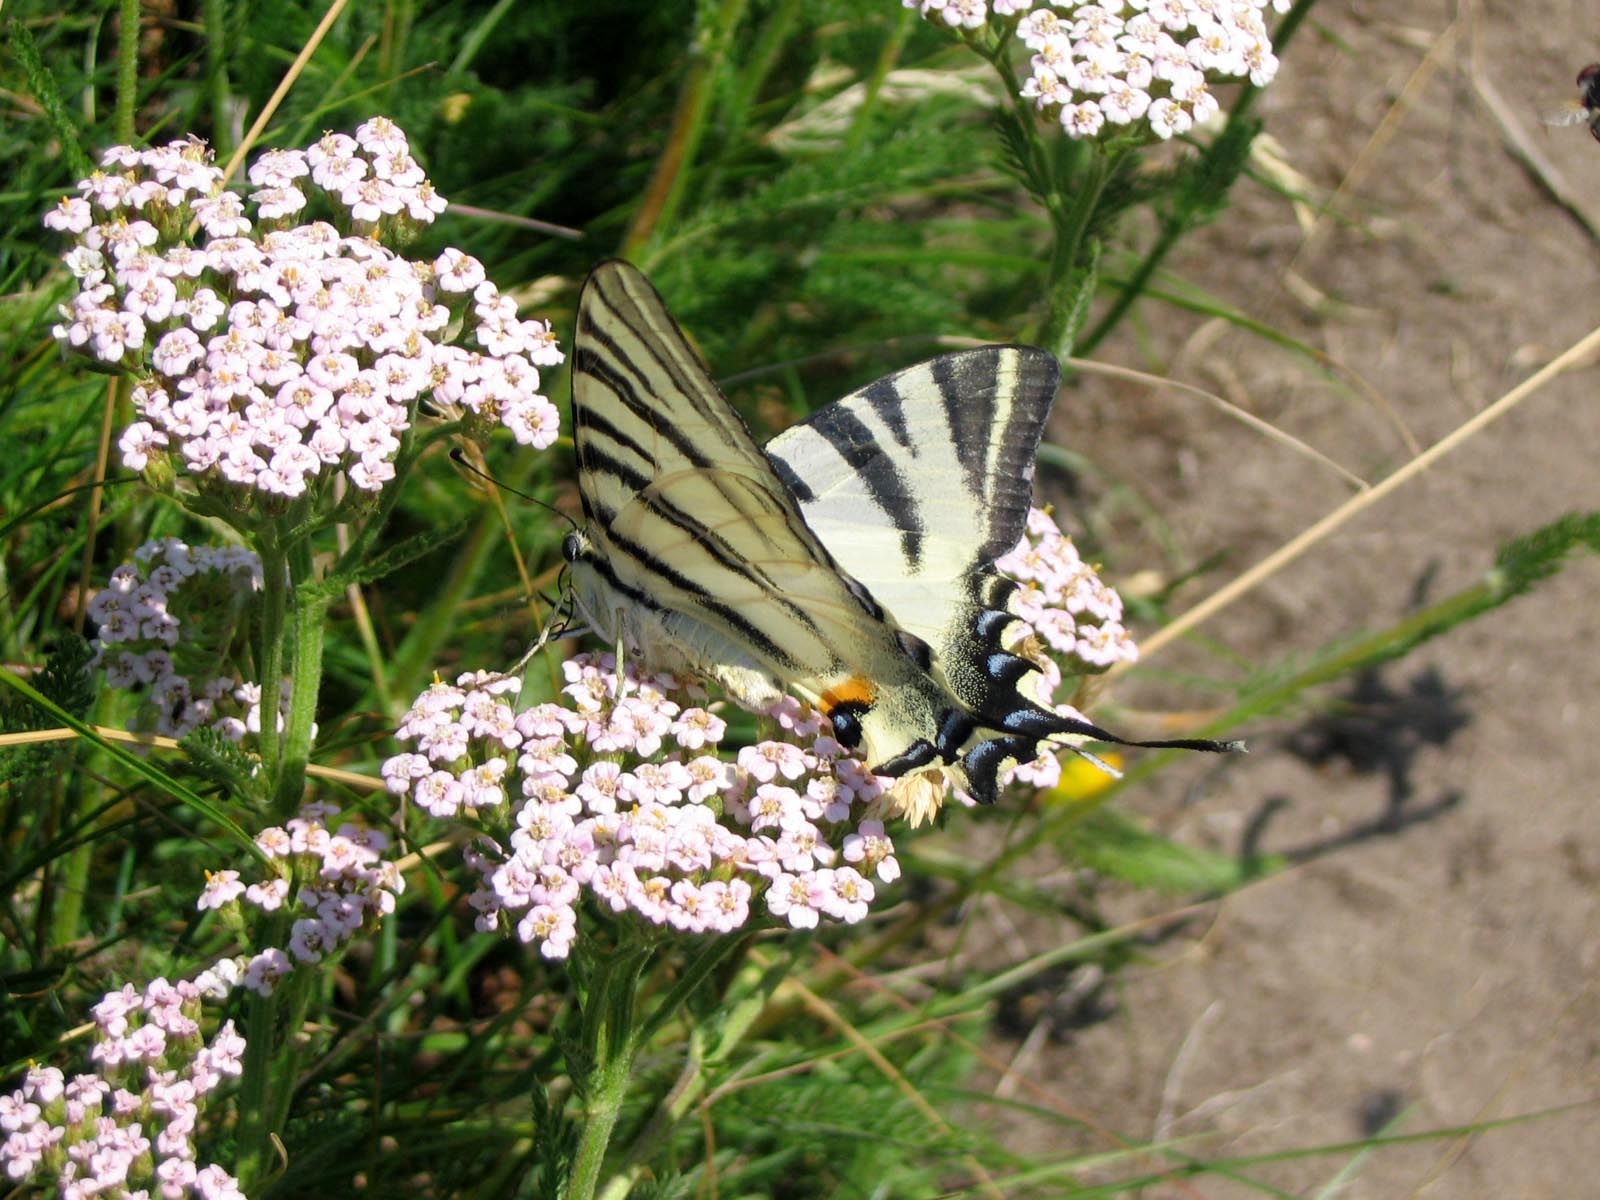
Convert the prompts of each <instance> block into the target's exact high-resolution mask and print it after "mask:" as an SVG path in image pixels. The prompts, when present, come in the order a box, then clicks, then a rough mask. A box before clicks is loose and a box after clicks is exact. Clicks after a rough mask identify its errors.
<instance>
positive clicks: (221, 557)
mask: <svg viewBox="0 0 1600 1200" xmlns="http://www.w3.org/2000/svg"><path fill="white" fill-rule="evenodd" d="M261 587H262V573H261V560H260V559H259V558H258V557H257V556H256V555H255V553H254V552H253V551H251V550H247V549H245V548H244V547H242V546H190V545H188V544H186V543H184V542H181V541H179V540H178V539H177V538H161V539H158V540H156V541H152V542H146V543H145V544H144V545H143V546H140V547H139V548H138V549H137V550H135V551H134V553H133V559H132V561H131V562H126V563H123V564H122V565H121V566H119V567H118V568H117V569H116V570H114V571H112V572H111V579H110V581H109V582H108V583H107V585H106V586H105V587H104V588H102V589H101V590H100V591H98V592H96V593H95V594H94V597H93V598H92V599H91V600H90V601H89V617H90V619H91V620H93V621H94V623H95V625H96V627H97V630H96V635H95V641H94V646H95V658H94V660H93V664H92V665H96V666H99V667H100V668H102V669H103V670H104V671H105V673H106V681H107V682H108V683H109V684H110V685H111V686H112V687H114V688H121V689H126V690H136V691H138V692H139V693H140V696H141V700H142V703H143V710H142V711H141V712H140V713H139V714H137V715H136V716H135V717H134V718H133V720H132V722H131V727H133V728H139V729H144V730H146V731H148V732H154V733H158V734H162V735H164V736H166V737H183V736H184V735H185V734H189V733H192V732H194V731H195V730H196V729H199V728H202V727H210V728H212V729H215V730H217V731H218V732H220V733H221V734H223V735H224V736H225V737H227V738H228V739H229V740H230V741H235V742H238V741H243V740H244V738H245V737H246V735H247V734H255V733H260V732H261V687H260V685H259V684H257V683H254V682H251V681H249V680H246V679H244V678H242V677H241V676H240V675H239V673H238V672H237V671H232V672H231V673H227V674H219V673H218V669H219V665H223V664H226V663H227V662H228V661H229V660H230V659H231V658H232V657H233V655H232V654H231V653H230V652H229V650H230V647H231V646H233V645H235V644H237V643H238V641H239V640H240V638H241V634H242V632H243V627H242V622H241V617H242V616H243V615H244V614H245V613H246V611H247V610H248V607H249V605H250V603H251V600H252V597H253V595H254V594H255V593H258V592H260V591H261ZM279 690H280V696H279V711H278V717H277V720H278V724H279V727H280V728H281V727H282V724H283V712H282V704H283V703H284V701H285V700H286V698H287V689H286V688H285V687H280V689H279Z"/></svg>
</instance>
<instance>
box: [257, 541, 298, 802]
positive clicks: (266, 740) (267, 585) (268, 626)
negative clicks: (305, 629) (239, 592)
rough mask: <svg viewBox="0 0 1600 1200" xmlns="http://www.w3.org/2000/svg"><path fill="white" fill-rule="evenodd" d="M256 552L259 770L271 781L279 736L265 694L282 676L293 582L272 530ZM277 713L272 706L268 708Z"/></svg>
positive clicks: (277, 763) (274, 691) (277, 758)
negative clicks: (258, 573) (258, 563)
mask: <svg viewBox="0 0 1600 1200" xmlns="http://www.w3.org/2000/svg"><path fill="white" fill-rule="evenodd" d="M256 550H257V553H259V554H260V555H261V579H262V585H261V628H260V630H259V632H258V637H257V642H256V647H257V649H256V672H257V681H258V682H259V683H260V684H261V733H260V735H259V738H260V744H261V769H262V770H263V771H265V772H266V776H267V778H268V779H271V780H273V781H274V791H276V780H278V779H279V778H280V776H281V772H280V758H281V749H280V739H279V734H278V722H277V721H275V720H268V706H267V694H268V692H269V691H271V693H272V695H273V697H274V699H275V698H276V696H277V687H278V680H280V679H282V678H283V644H284V631H285V629H286V628H287V625H288V619H289V593H290V590H291V588H292V587H293V585H292V584H291V583H290V580H289V562H288V557H287V556H286V555H285V554H284V553H283V549H282V546H281V544H280V543H279V541H278V537H277V533H276V531H275V530H264V531H263V532H262V534H261V536H260V538H259V539H258V540H257V544H256ZM271 711H272V712H273V713H276V711H277V709H276V707H275V706H274V707H273V708H272V710H271Z"/></svg>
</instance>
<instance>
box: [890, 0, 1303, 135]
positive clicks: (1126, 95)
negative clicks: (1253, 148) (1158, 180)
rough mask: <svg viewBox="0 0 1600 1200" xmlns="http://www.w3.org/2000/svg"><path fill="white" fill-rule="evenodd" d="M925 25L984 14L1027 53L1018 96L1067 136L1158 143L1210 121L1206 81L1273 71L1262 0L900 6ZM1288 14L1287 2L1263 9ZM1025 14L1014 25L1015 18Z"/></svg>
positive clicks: (936, 0)
mask: <svg viewBox="0 0 1600 1200" xmlns="http://www.w3.org/2000/svg"><path fill="white" fill-rule="evenodd" d="M904 3H905V5H906V7H907V8H920V9H921V10H922V14H923V16H925V17H928V18H929V19H931V20H939V21H942V22H944V23H945V24H946V25H950V26H954V27H956V28H960V29H979V28H982V27H983V26H985V25H986V24H987V23H988V21H989V14H990V12H991V11H992V12H993V13H994V15H995V16H996V17H998V18H1001V20H1002V22H1003V25H1002V29H1001V32H1002V35H1004V34H1006V33H1009V32H1010V31H1011V30H1012V29H1013V27H1014V30H1015V34H1016V36H1017V37H1018V38H1020V39H1021V40H1022V43H1023V44H1024V45H1025V46H1026V47H1027V48H1028V49H1029V50H1031V51H1033V57H1032V62H1031V65H1032V68H1033V73H1032V74H1031V75H1030V76H1029V77H1028V80H1027V82H1026V83H1025V84H1024V85H1023V88H1022V95H1023V96H1025V97H1026V98H1028V99H1030V100H1032V101H1033V102H1034V103H1035V104H1036V105H1037V106H1038V107H1039V109H1040V110H1041V111H1043V112H1046V113H1050V114H1053V115H1054V116H1056V118H1057V119H1058V120H1060V122H1061V126H1062V128H1063V129H1064V130H1065V131H1066V132H1067V134H1068V135H1069V136H1071V137H1075V138H1092V137H1095V136H1097V135H1099V134H1100V133H1101V132H1102V131H1103V130H1104V129H1106V127H1107V126H1108V125H1109V126H1112V127H1133V126H1135V125H1138V124H1139V123H1141V122H1142V123H1144V125H1145V126H1146V127H1148V129H1149V130H1150V132H1152V133H1154V134H1155V135H1156V136H1157V137H1159V138H1163V139H1165V138H1170V137H1172V136H1173V135H1174V134H1178V133H1186V132H1187V131H1188V130H1189V129H1190V128H1191V127H1192V126H1194V125H1196V124H1200V123H1203V122H1204V121H1206V120H1209V119H1210V118H1211V117H1212V116H1213V115H1214V114H1215V113H1216V111H1217V100H1216V97H1214V96H1213V95H1212V94H1211V91H1210V88H1209V86H1208V84H1207V80H1219V79H1221V80H1233V79H1242V78H1246V77H1248V78H1249V80H1250V82H1251V83H1253V84H1255V85H1256V86H1258V87H1260V86H1264V85H1265V84H1267V83H1270V82H1271V80H1272V77H1273V76H1274V75H1276V74H1277V71H1278V59H1277V57H1276V56H1275V55H1274V54H1273V52H1272V39H1271V37H1270V36H1269V35H1268V33H1267V26H1266V20H1265V18H1264V17H1263V15H1262V11H1263V10H1264V9H1266V8H1267V7H1268V4H1269V0H1111V2H1109V3H1102V4H1088V3H1081V2H1079V0H1056V2H1054V3H1050V4H1045V5H1041V6H1040V7H1039V8H1038V9H1037V10H1036V11H1027V10H1029V9H1032V7H1033V5H1032V0H988V2H986V0H904ZM1270 5H1271V7H1272V8H1273V9H1275V10H1276V11H1278V12H1287V11H1288V8H1289V0H1270ZM1023 12H1026V15H1025V16H1023V17H1022V18H1021V20H1020V21H1018V20H1016V17H1017V14H1019V13H1023Z"/></svg>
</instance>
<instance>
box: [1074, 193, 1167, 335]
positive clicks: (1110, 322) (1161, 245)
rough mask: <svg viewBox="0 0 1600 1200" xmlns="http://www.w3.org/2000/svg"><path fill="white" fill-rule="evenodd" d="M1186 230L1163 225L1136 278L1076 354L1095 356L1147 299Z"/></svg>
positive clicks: (1135, 274)
mask: <svg viewBox="0 0 1600 1200" xmlns="http://www.w3.org/2000/svg"><path fill="white" fill-rule="evenodd" d="M1186 229H1187V226H1186V225H1185V224H1184V222H1182V221H1177V220H1173V219H1171V218H1167V219H1164V220H1163V221H1162V222H1161V233H1160V234H1159V235H1158V236H1157V237H1156V240H1155V243H1154V244H1153V245H1152V246H1151V247H1150V249H1149V250H1147V251H1146V252H1145V256H1144V258H1143V259H1141V260H1140V262H1139V266H1138V267H1137V268H1136V269H1135V270H1134V272H1133V274H1132V275H1130V276H1129V277H1128V279H1127V280H1126V281H1125V282H1124V283H1123V285H1122V287H1121V288H1120V289H1118V291H1117V298H1116V299H1115V300H1113V301H1112V302H1111V307H1110V308H1108V309H1106V311H1105V312H1104V313H1102V314H1101V315H1100V319H1099V320H1098V321H1096V322H1095V323H1094V328H1093V329H1091V330H1090V331H1089V332H1088V333H1087V334H1086V335H1085V336H1084V338H1083V341H1082V342H1081V343H1080V344H1079V346H1078V351H1077V352H1078V356H1079V357H1080V358H1087V357H1089V355H1091V354H1093V353H1094V349H1095V347H1096V346H1098V345H1099V344H1100V343H1101V342H1102V341H1104V340H1105V337H1106V335H1107V334H1108V333H1110V332H1111V331H1112V330H1113V329H1115V328H1116V327H1117V324H1118V323H1119V322H1120V321H1121V320H1122V318H1123V317H1125V316H1127V315H1128V310H1129V309H1131V308H1132V307H1133V306H1134V305H1135V304H1136V303H1137V302H1138V300H1139V297H1140V296H1142V295H1144V291H1145V288H1146V287H1148V286H1149V284H1150V279H1151V277H1152V276H1153V275H1155V273H1156V271H1157V270H1159V269H1160V267H1161V264H1162V263H1163V262H1165V261H1166V258H1167V255H1168V254H1170V253H1172V248H1173V247H1174V246H1176V245H1177V244H1178V240H1179V239H1180V238H1182V237H1183V235H1184V233H1185V231H1186Z"/></svg>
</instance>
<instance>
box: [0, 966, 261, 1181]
mask: <svg viewBox="0 0 1600 1200" xmlns="http://www.w3.org/2000/svg"><path fill="white" fill-rule="evenodd" d="M227 990H228V989H227V986H226V984H225V982H224V981H223V979H222V978H221V977H220V976H219V975H218V973H216V972H214V971H208V972H205V973H204V974H202V975H201V976H200V977H198V978H197V979H195V980H194V981H193V982H190V981H182V982H179V983H176V984H173V983H168V982H167V981H166V980H165V979H157V980H156V981H155V982H154V983H152V984H150V986H149V987H147V988H145V989H144V990H143V991H140V990H138V989H136V988H135V987H134V986H133V985H132V984H128V985H127V986H125V987H124V988H123V989H122V990H121V991H117V992H110V993H108V994H107V995H106V996H105V998H104V999H102V1000H101V1001H100V1003H98V1004H96V1005H95V1006H94V1020H95V1025H96V1026H97V1027H98V1036H97V1038H96V1040H95V1044H94V1047H93V1049H92V1050H91V1051H90V1059H91V1060H92V1062H93V1064H94V1071H93V1072H92V1073H86V1074H80V1075H75V1076H73V1077H72V1078H71V1079H68V1078H67V1077H66V1076H65V1075H64V1074H63V1073H62V1072H61V1071H59V1070H57V1069H56V1068H55V1067H39V1066H35V1067H31V1068H29V1070H28V1073H27V1074H26V1075H25V1076H24V1077H23V1082H22V1087H21V1088H20V1089H19V1090H18V1091H15V1092H12V1093H11V1094H10V1095H0V1133H3V1134H4V1135H5V1141H4V1142H0V1169H3V1170H4V1171H5V1174H6V1176H7V1177H8V1178H10V1179H11V1180H12V1181H13V1182H14V1183H17V1184H29V1183H32V1184H34V1185H37V1186H40V1187H45V1186H49V1185H51V1184H54V1186H55V1187H57V1188H58V1189H60V1194H61V1195H63V1196H97V1195H107V1196H150V1195H152V1194H157V1195H160V1196H163V1197H170V1198H172V1200H176V1198H178V1197H184V1196H196V1197H205V1198H206V1200H243V1195H244V1194H243V1193H242V1192H241V1191H240V1190H239V1185H238V1181H237V1180H235V1179H234V1178H233V1176H231V1175H229V1174H228V1172H226V1171H224V1170H223V1169H222V1168H221V1167H219V1166H216V1165H214V1164H201V1163H199V1162H197V1161H196V1148H195V1144H194V1139H195V1136H196V1133H197V1131H198V1129H199V1124H200V1118H201V1116H202V1115H203V1111H204V1108H205V1102H206V1097H207V1096H209V1095H210V1094H211V1093H212V1092H214V1091H215V1090H216V1089H217V1087H218V1086H219V1085H220V1084H221V1083H222V1081H223V1080H224V1079H227V1078H229V1077H236V1076H238V1075H239V1074H240V1073H241V1072H242V1070H243V1055H244V1049H245V1042H244V1038H242V1037H241V1036H239V1034H238V1033H237V1032H236V1031H235V1029H234V1027H233V1022H232V1021H229V1022H227V1023H226V1024H224V1025H223V1026H222V1027H221V1028H220V1029H218V1030H217V1031H216V1033H215V1034H214V1035H213V1037H212V1038H211V1041H210V1042H209V1043H208V1042H206V1041H205V1039H204V1037H203V1036H202V1034H201V1027H200V1021H199V1018H200V1005H201V1001H202V999H205V998H208V997H209V998H213V999H218V998H221V997H222V996H224V995H226V994H227Z"/></svg>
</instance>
